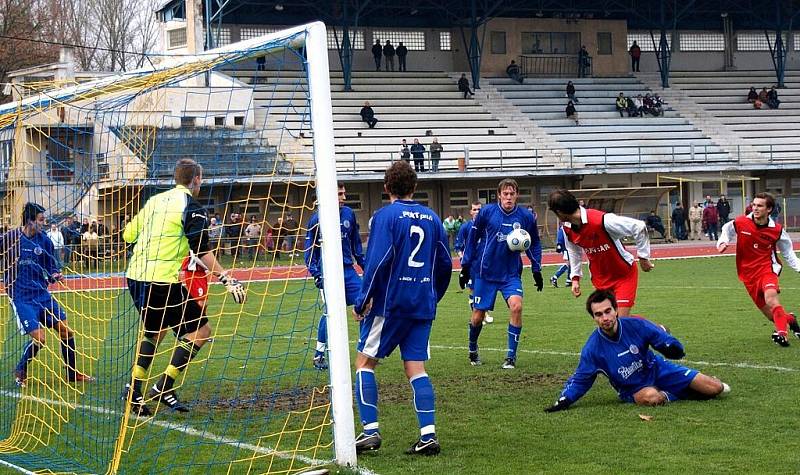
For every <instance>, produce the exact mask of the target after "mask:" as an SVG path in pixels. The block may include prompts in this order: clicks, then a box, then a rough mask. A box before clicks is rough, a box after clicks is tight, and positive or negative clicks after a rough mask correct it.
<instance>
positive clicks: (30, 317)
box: [10, 295, 67, 335]
mask: <svg viewBox="0 0 800 475" xmlns="http://www.w3.org/2000/svg"><path fill="white" fill-rule="evenodd" d="M10 302H11V309H12V310H13V311H14V314H15V315H16V316H17V327H18V328H19V331H20V333H22V334H23V335H27V334H28V333H30V332H32V331H34V330H38V329H39V328H41V327H42V326H45V327H46V328H54V327H55V326H56V323H58V322H61V321H64V320H66V319H67V314H66V313H64V310H63V309H62V308H61V307H60V306H59V305H58V302H56V299H54V298H53V297H52V296H50V295H48V296H47V298H46V299H42V300H38V301H36V302H20V301H16V302H15V301H14V300H10Z"/></svg>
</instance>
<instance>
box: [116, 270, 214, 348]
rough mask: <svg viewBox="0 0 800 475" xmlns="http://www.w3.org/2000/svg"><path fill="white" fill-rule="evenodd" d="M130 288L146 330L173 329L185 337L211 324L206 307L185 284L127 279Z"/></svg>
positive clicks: (155, 331) (151, 331) (156, 331)
mask: <svg viewBox="0 0 800 475" xmlns="http://www.w3.org/2000/svg"><path fill="white" fill-rule="evenodd" d="M128 290H129V291H130V293H131V297H132V298H133V304H134V305H135V306H136V309H137V310H138V311H139V315H141V317H142V322H143V323H144V329H145V331H147V332H150V333H158V332H160V331H161V330H165V329H167V328H171V329H172V331H173V332H175V334H176V335H178V336H183V335H185V334H187V333H192V332H195V331H197V330H199V329H200V328H202V327H203V326H205V325H206V324H208V319H207V318H206V316H205V312H204V309H203V307H201V306H200V305H198V303H197V302H196V301H194V300H193V299H192V298H191V297H190V296H189V291H188V290H187V289H186V287H184V286H183V284H180V283H175V284H158V283H155V282H140V281H138V280H133V279H128Z"/></svg>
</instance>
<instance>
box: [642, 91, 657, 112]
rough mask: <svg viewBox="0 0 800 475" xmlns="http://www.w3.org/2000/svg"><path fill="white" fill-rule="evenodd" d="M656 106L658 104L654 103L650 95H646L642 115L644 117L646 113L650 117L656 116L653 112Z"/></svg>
mask: <svg viewBox="0 0 800 475" xmlns="http://www.w3.org/2000/svg"><path fill="white" fill-rule="evenodd" d="M655 106H656V104H655V102H653V98H652V97H651V96H650V93H647V94H645V95H644V99H642V115H644V114H645V113H647V114H650V115H656V114H655V113H654V112H653V109H655Z"/></svg>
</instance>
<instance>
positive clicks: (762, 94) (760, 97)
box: [758, 87, 769, 104]
mask: <svg viewBox="0 0 800 475" xmlns="http://www.w3.org/2000/svg"><path fill="white" fill-rule="evenodd" d="M758 100H759V101H761V103H762V104H766V103H767V101H768V100H769V92H767V88H766V87H764V88H762V89H761V92H759V93H758Z"/></svg>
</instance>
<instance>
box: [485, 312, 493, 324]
mask: <svg viewBox="0 0 800 475" xmlns="http://www.w3.org/2000/svg"><path fill="white" fill-rule="evenodd" d="M493 322H494V317H493V316H491V315H489V313H488V312H487V313H486V317H484V319H483V323H493Z"/></svg>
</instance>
